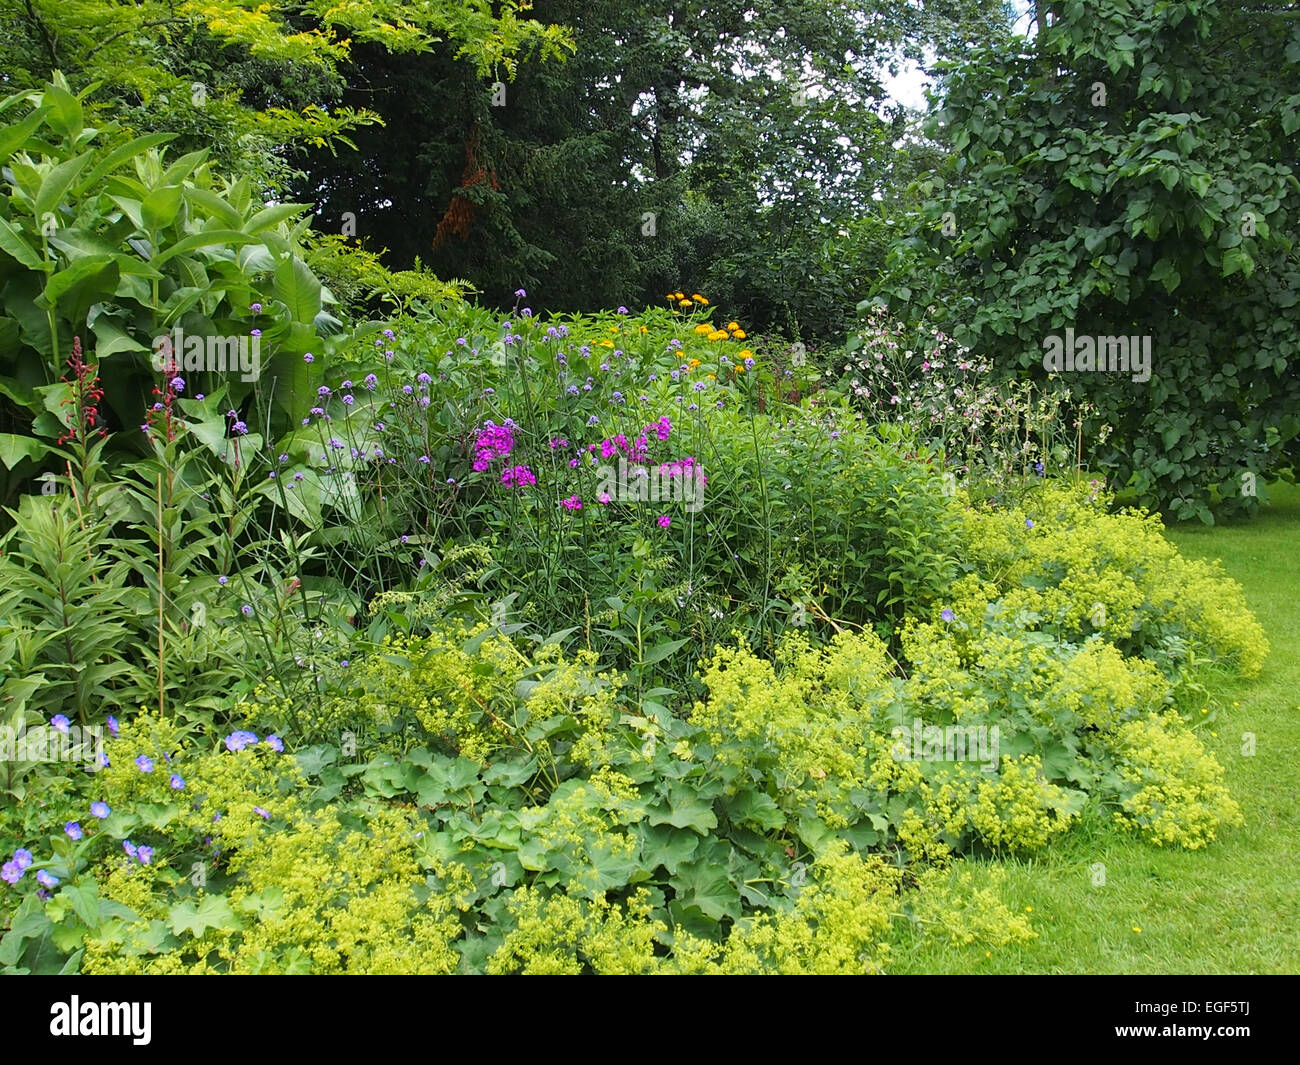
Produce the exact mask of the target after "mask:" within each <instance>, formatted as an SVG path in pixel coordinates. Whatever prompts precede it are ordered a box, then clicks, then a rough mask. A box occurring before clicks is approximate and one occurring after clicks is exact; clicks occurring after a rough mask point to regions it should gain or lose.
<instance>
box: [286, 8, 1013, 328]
mask: <svg viewBox="0 0 1300 1065" xmlns="http://www.w3.org/2000/svg"><path fill="white" fill-rule="evenodd" d="M534 11H535V13H536V16H537V17H538V18H539V19H541V20H543V21H549V20H554V21H555V22H558V23H561V24H563V25H566V26H570V27H572V28H573V32H574V38H575V41H576V44H577V50H576V53H575V55H574V56H573V57H572V58H570V59H568V60H566V61H565V62H564V63H563V64H558V63H529V64H524V65H521V66H520V67H519V70H518V76H517V77H516V78H515V79H514V80H512V81H511V82H510V84H509V85H508V86H504V85H503V89H504V91H503V92H496V91H494V89H495V88H496V87H495V86H489V85H488V84H485V83H484V82H483V80H482V79H481V77H480V76H478V75H477V74H476V73H475V72H474V71H471V70H470V69H469V68H468V66H467V65H466V64H464V63H456V62H454V61H453V59H452V58H451V57H450V56H447V55H446V54H442V55H433V56H429V57H425V56H420V57H419V59H418V61H416V60H414V59H408V58H404V57H402V56H392V55H389V54H387V53H386V52H383V51H381V50H379V49H378V48H375V47H369V48H368V47H364V46H361V47H357V48H356V49H354V51H353V54H352V61H353V67H352V70H351V72H350V79H349V80H350V81H351V82H352V86H353V87H352V88H351V89H350V90H349V91H348V92H346V93H345V94H344V95H343V97H342V100H343V102H344V103H345V104H348V105H351V106H353V107H356V108H363V107H364V108H375V109H377V110H378V111H379V112H380V113H381V114H382V116H383V119H384V122H385V126H384V128H383V129H380V128H378V127H373V128H369V129H363V130H359V131H358V132H357V134H356V143H357V144H358V146H359V149H360V150H359V151H358V152H357V153H355V154H353V153H337V154H335V153H330V154H328V155H327V154H326V153H325V152H316V153H315V157H314V158H312V159H311V160H310V162H309V163H308V165H307V167H306V168H307V170H308V171H309V176H308V177H307V178H305V179H303V181H302V182H301V183H300V184H299V186H298V187H299V188H300V189H302V190H304V191H303V193H302V194H303V195H307V194H308V193H307V191H306V190H310V195H311V196H312V197H316V196H318V195H319V196H320V201H321V204H322V210H321V215H322V218H323V219H328V224H329V226H330V227H331V228H333V227H337V226H339V225H340V224H341V223H342V221H343V220H344V218H345V215H346V214H347V213H350V214H352V215H353V216H355V217H354V221H355V224H356V225H355V232H356V234H357V236H358V237H359V238H360V239H362V240H363V241H365V242H366V244H367V246H368V247H371V248H374V249H376V250H378V249H385V250H386V252H387V254H388V256H389V263H390V265H393V266H407V265H409V264H411V263H412V262H413V261H415V260H416V259H417V258H420V259H423V260H424V261H426V262H428V263H429V264H430V265H431V266H432V268H433V270H434V272H435V273H437V274H438V275H439V276H444V277H461V278H466V279H468V280H469V281H470V282H472V283H473V284H474V285H475V286H476V287H477V288H478V289H479V290H480V291H481V292H482V294H483V295H482V298H483V299H484V301H485V302H486V303H487V304H489V305H491V306H494V307H497V308H502V309H504V308H505V307H508V306H509V305H510V293H511V292H513V291H514V290H516V289H518V288H520V287H524V288H526V289H527V290H528V291H529V292H531V293H533V294H534V297H533V298H534V300H535V303H534V306H536V307H543V308H545V309H546V310H547V311H548V312H559V311H567V312H578V311H581V312H586V313H590V312H594V311H596V310H597V309H599V308H602V307H614V306H617V305H619V304H625V305H627V306H629V307H633V308H637V307H639V306H652V305H654V304H655V303H656V302H657V301H658V297H659V294H660V293H661V292H663V291H664V290H665V288H666V287H667V286H670V285H675V284H679V283H681V284H684V283H687V282H689V284H690V285H691V286H693V287H694V288H695V289H696V290H697V291H707V292H709V293H711V294H713V295H714V297H715V299H717V300H718V301H719V302H720V303H723V305H724V306H726V307H727V308H728V313H729V314H731V315H734V316H736V317H741V318H744V319H745V320H746V321H748V322H750V323H752V324H753V326H754V329H755V330H756V331H757V330H763V331H780V332H782V333H785V334H787V335H789V336H792V337H793V336H799V337H802V338H803V339H804V340H806V341H812V340H813V339H817V340H822V341H825V340H829V339H831V338H837V337H838V336H839V335H841V334H842V332H843V330H844V327H845V325H846V323H847V320H848V318H849V316H850V314H851V311H850V308H851V307H852V305H853V304H854V303H855V302H856V300H857V299H858V298H860V297H861V296H862V295H863V294H864V292H865V289H866V287H867V285H868V284H869V282H870V278H872V277H874V276H875V275H876V274H877V273H878V272H879V270H880V268H881V266H882V265H883V257H884V253H885V250H886V247H887V244H888V228H887V225H886V223H885V219H884V215H885V213H886V212H885V210H883V209H882V204H881V201H879V200H877V199H876V197H877V195H880V196H883V197H884V199H885V202H886V203H888V204H892V202H893V201H894V200H896V199H897V196H898V194H899V190H900V189H901V188H902V186H903V185H905V184H906V182H907V180H908V179H909V177H910V176H911V172H912V171H911V167H912V166H914V165H915V160H914V159H913V158H912V157H911V156H907V157H901V158H903V160H904V161H903V162H902V163H901V164H900V155H899V153H896V152H895V151H894V149H893V144H894V143H895V142H896V141H898V140H899V139H900V138H901V137H902V136H903V134H904V127H903V122H902V116H901V114H900V113H899V109H898V108H896V107H894V106H892V105H890V104H888V103H886V102H883V101H885V99H886V92H885V89H884V87H883V85H882V80H883V78H884V73H885V70H886V69H887V68H888V67H890V66H892V65H893V64H894V62H895V60H896V56H897V53H899V52H906V53H908V54H909V55H911V56H912V57H914V58H916V59H918V60H921V61H923V62H924V61H925V57H924V55H923V53H924V52H925V51H926V50H927V49H928V48H930V47H933V48H934V49H935V50H936V51H938V52H939V53H940V54H949V55H951V54H957V53H959V52H960V51H963V50H964V49H965V47H966V44H967V42H968V41H970V40H989V39H992V38H997V37H999V36H1001V28H1002V27H1004V26H1005V24H1006V18H1005V14H1004V12H1003V10H1002V5H1001V4H1000V3H988V2H983V0H981V2H972V3H964V2H963V3H958V4H943V5H937V6H936V5H933V4H932V5H927V6H926V7H925V10H924V11H921V10H919V9H918V7H917V5H915V4H911V3H906V2H895V0H881V2H877V3H873V4H870V5H867V6H866V7H865V8H864V7H863V5H861V4H850V3H844V2H840V0H836V2H834V3H826V2H824V0H775V2H772V3H768V4H765V5H762V6H761V7H759V6H754V5H752V4H740V3H735V2H731V0H728V2H725V3H721V4H715V5H710V6H707V7H704V8H700V7H698V6H694V7H692V6H690V5H686V6H682V5H678V4H673V3H669V4H656V5H643V4H627V3H620V2H614V0H599V2H594V3H593V2H590V0H585V2H581V3H579V2H575V0H538V2H537V3H536V4H535V5H534ZM950 19H951V21H950ZM959 42H960V43H959ZM579 101H580V103H579ZM395 130H401V131H402V135H403V137H404V138H407V139H408V140H409V142H410V143H411V144H412V145H413V147H412V148H411V150H409V151H401V152H394V151H393V150H392V144H391V134H392V131H395ZM375 159H380V160H382V161H383V166H382V167H380V168H376V167H375V166H373V165H372V161H373V160H375ZM318 190H319V191H318Z"/></svg>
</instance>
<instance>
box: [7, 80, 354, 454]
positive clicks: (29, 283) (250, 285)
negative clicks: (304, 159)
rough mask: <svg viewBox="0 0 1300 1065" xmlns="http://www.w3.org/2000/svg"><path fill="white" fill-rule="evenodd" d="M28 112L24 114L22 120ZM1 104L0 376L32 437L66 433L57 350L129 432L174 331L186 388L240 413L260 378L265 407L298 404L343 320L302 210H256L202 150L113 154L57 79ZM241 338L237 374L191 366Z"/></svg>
mask: <svg viewBox="0 0 1300 1065" xmlns="http://www.w3.org/2000/svg"><path fill="white" fill-rule="evenodd" d="M24 102H26V103H28V104H30V105H31V110H30V111H28V112H27V113H26V114H25V115H20V108H21V105H22V104H23V103H24ZM3 108H4V109H5V110H7V111H9V112H10V113H11V117H10V120H9V123H8V124H7V125H6V126H4V127H3V130H4V138H3V141H4V143H3V149H4V150H3V153H0V154H2V155H3V158H4V159H5V161H6V162H7V164H8V167H7V169H6V171H5V173H6V175H7V177H6V179H5V181H4V183H3V186H0V191H2V192H3V195H0V252H2V253H3V254H0V278H2V279H3V282H4V285H5V292H6V296H5V300H4V314H3V315H2V316H0V331H3V332H4V334H5V335H6V336H7V337H8V338H9V342H8V343H6V345H5V355H4V357H3V358H2V359H0V375H3V376H2V378H0V379H3V381H4V382H5V383H6V386H7V387H6V388H5V389H4V396H5V399H6V403H7V404H12V405H13V406H12V407H11V408H10V410H11V411H12V415H11V416H17V417H20V418H22V419H24V420H25V421H26V422H27V423H29V424H30V428H29V429H27V431H28V432H30V433H32V434H34V435H38V436H45V437H55V436H57V435H61V434H62V433H63V432H64V431H65V429H66V427H67V425H68V424H70V423H69V422H68V420H67V415H66V413H61V408H62V407H63V406H65V404H66V399H67V388H66V386H65V385H63V384H61V383H60V382H59V381H58V380H57V379H58V377H59V375H60V371H61V363H62V361H63V355H62V352H64V351H65V350H66V349H67V347H68V345H69V344H70V342H71V341H72V339H73V337H81V338H84V339H86V340H87V346H88V347H90V346H91V345H92V343H93V348H94V359H93V361H94V362H95V363H96V365H97V367H98V369H99V371H100V373H101V375H102V377H103V379H104V381H105V386H104V388H105V396H104V405H103V408H102V410H101V414H102V416H103V417H104V418H105V419H106V420H107V419H112V420H113V422H115V427H131V429H132V430H134V429H135V427H137V426H139V424H140V423H141V422H142V421H143V420H144V411H145V408H146V406H148V405H151V404H152V403H153V402H154V400H153V399H152V398H151V397H152V393H153V389H154V388H155V387H156V385H157V378H156V377H155V375H156V374H158V373H159V372H160V371H161V369H162V368H163V367H162V363H163V362H164V361H165V355H163V354H160V352H162V351H163V349H161V348H160V346H159V341H158V338H159V337H162V336H170V335H172V331H173V330H175V329H178V328H179V329H181V330H183V331H184V335H185V336H186V337H187V338H188V341H189V342H187V343H186V344H185V345H184V347H183V349H182V350H178V351H176V352H175V353H174V354H175V358H176V367H177V370H178V372H180V373H183V374H184V376H185V379H186V381H187V384H188V386H189V389H190V394H195V393H213V394H215V393H216V392H217V391H218V390H219V389H220V390H223V391H224V394H225V397H226V399H227V402H228V403H230V404H231V405H233V406H239V405H240V404H242V403H244V402H245V401H246V400H247V398H248V397H249V396H250V394H251V393H252V392H253V390H254V389H255V388H256V387H257V375H259V374H260V375H262V377H263V378H265V379H268V380H269V379H271V378H275V379H277V384H278V387H277V388H276V390H275V392H274V395H273V397H272V402H273V403H274V404H276V405H277V406H278V408H279V409H280V410H282V411H283V410H284V409H285V408H286V407H287V406H289V405H295V404H296V403H297V402H299V401H300V400H301V398H302V397H305V396H306V394H307V389H308V388H309V387H310V373H309V372H308V371H309V369H310V368H309V367H307V366H305V365H304V363H303V355H304V353H306V352H308V351H311V350H313V349H314V350H315V351H316V352H328V351H330V350H331V348H332V347H334V346H335V345H336V344H337V342H338V339H337V336H336V334H337V333H338V332H339V329H340V326H341V323H340V322H339V320H338V319H337V318H335V317H334V316H333V315H332V314H331V313H330V311H329V309H328V308H329V306H330V305H331V304H332V303H334V302H335V301H334V297H333V296H332V295H331V294H330V292H329V291H328V289H325V288H324V287H323V286H322V285H321V283H320V281H319V280H318V279H317V278H316V277H315V275H314V274H312V272H311V270H310V269H309V268H308V267H307V266H306V264H305V263H304V262H303V261H302V259H301V257H300V254H299V249H298V244H297V239H298V235H299V234H300V232H301V229H302V225H301V224H296V225H293V226H292V227H291V222H293V220H294V219H296V218H297V217H298V216H299V215H300V214H301V213H302V211H303V208H302V207H301V206H298V205H294V204H278V205H274V206H266V205H264V204H263V203H261V202H260V201H259V200H258V199H256V198H255V197H254V196H253V194H252V191H251V189H250V183H249V182H248V181H247V180H246V179H240V180H238V181H226V180H223V179H221V178H219V177H217V176H215V175H214V174H213V172H212V170H211V168H210V167H209V166H208V164H206V163H205V162H204V161H203V156H204V154H205V153H203V152H197V153H192V154H190V155H187V156H183V157H181V158H179V159H175V160H169V159H168V158H167V157H165V156H164V155H163V154H162V153H161V152H160V150H159V148H158V147H157V146H158V145H159V144H160V143H161V142H163V141H165V140H168V139H170V138H168V137H166V136H163V135H155V136H147V137H139V138H135V139H133V140H130V141H128V142H126V143H125V144H122V143H118V142H117V139H116V138H115V137H114V136H112V134H113V133H115V132H116V131H114V130H113V129H112V128H111V127H110V128H107V129H90V128H86V127H85V126H84V114H83V108H82V104H81V102H80V100H78V99H77V98H75V97H73V96H72V95H71V94H70V93H69V91H68V89H67V87H66V82H65V81H63V79H62V78H61V77H60V78H58V79H57V80H56V81H54V82H52V83H51V84H50V85H49V86H47V87H46V89H45V91H44V92H41V93H32V94H18V95H15V96H12V97H10V98H9V99H8V100H6V101H5V102H4V104H3ZM47 138H48V139H47ZM255 305H256V307H257V308H258V309H257V310H254V309H253V308H254V306H255ZM258 330H260V332H258ZM250 334H253V335H254V337H255V341H256V343H257V344H258V347H257V348H248V347H246V348H244V349H241V350H242V352H243V353H242V355H241V357H240V358H239V359H235V358H234V356H233V355H232V356H231V360H232V361H234V362H236V363H237V364H238V368H237V372H224V371H218V370H216V369H214V368H211V367H208V366H207V364H206V363H205V362H202V361H196V360H198V359H199V357H200V356H203V354H204V351H203V349H202V343H203V342H204V341H205V340H206V341H207V343H206V351H207V353H208V354H211V353H212V350H213V348H212V343H211V338H214V337H216V338H226V339H227V340H229V341H230V342H232V343H233V342H239V341H241V338H242V343H243V344H244V345H249V344H250V341H249V340H248V337H249V335H250ZM92 337H93V342H92V341H91V338H92ZM194 342H199V343H200V344H201V348H200V350H199V351H198V352H197V353H196V352H195V349H194V347H193V343H194ZM255 350H256V351H260V355H259V357H258V358H257V359H254V358H253V357H252V352H253V351H255ZM223 361H224V360H223ZM24 428H27V427H26V426H24Z"/></svg>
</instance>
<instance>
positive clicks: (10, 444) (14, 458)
mask: <svg viewBox="0 0 1300 1065" xmlns="http://www.w3.org/2000/svg"><path fill="white" fill-rule="evenodd" d="M49 450H50V449H49V447H47V446H46V445H45V444H42V443H41V442H40V441H39V440H37V439H35V438H34V437H30V436H17V435H16V434H14V433H0V465H3V466H4V468H5V469H7V470H12V469H13V468H14V467H15V466H17V465H18V463H20V462H22V460H23V459H39V458H41V457H42V456H44V455H45V454H46V452H48V451H49Z"/></svg>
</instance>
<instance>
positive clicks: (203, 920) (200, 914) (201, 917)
mask: <svg viewBox="0 0 1300 1065" xmlns="http://www.w3.org/2000/svg"><path fill="white" fill-rule="evenodd" d="M167 925H168V927H169V928H170V929H171V930H172V931H173V932H175V933H176V934H177V935H180V934H181V933H182V932H188V933H189V934H190V935H192V936H194V937H195V938H196V939H197V938H198V937H200V936H202V935H203V933H204V932H206V931H207V930H208V929H209V928H239V927H241V925H242V922H241V921H240V920H239V918H238V917H236V916H235V911H234V910H232V909H231V908H230V903H229V902H227V901H226V898H225V896H224V895H205V896H204V897H203V898H202V900H200V901H199V902H198V903H195V902H194V900H193V899H186V900H185V901H184V902H178V903H177V904H176V905H175V906H173V907H172V908H171V911H170V912H169V913H168V915H167Z"/></svg>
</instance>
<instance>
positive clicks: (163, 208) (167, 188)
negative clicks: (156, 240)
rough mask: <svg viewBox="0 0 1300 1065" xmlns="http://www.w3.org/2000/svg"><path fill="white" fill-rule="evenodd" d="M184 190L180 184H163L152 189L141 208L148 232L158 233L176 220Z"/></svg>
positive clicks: (142, 218)
mask: <svg viewBox="0 0 1300 1065" xmlns="http://www.w3.org/2000/svg"><path fill="white" fill-rule="evenodd" d="M183 191H184V190H183V189H182V187H181V186H180V185H162V186H160V187H158V188H156V189H152V190H150V192H149V195H147V196H146V197H145V198H144V203H143V204H142V205H141V208H140V218H141V220H142V221H143V222H144V228H145V230H146V231H147V232H149V233H157V232H158V231H159V230H161V229H166V228H167V227H168V226H169V225H171V224H172V222H174V221H175V220H176V214H177V212H178V211H179V210H180V209H181V195H182V192H183Z"/></svg>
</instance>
